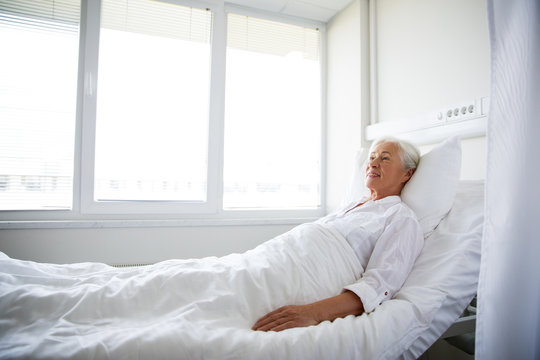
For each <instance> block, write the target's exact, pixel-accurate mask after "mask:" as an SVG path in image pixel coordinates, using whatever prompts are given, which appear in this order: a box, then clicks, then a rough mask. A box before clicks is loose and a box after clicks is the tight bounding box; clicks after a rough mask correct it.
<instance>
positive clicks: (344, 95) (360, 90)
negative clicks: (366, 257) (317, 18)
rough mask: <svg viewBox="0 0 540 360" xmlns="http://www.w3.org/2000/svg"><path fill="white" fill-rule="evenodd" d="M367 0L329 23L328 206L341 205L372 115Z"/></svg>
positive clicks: (331, 208)
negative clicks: (370, 112) (363, 135)
mask: <svg viewBox="0 0 540 360" xmlns="http://www.w3.org/2000/svg"><path fill="white" fill-rule="evenodd" d="M367 20H368V8H367V0H356V1H354V2H352V3H351V4H350V5H349V6H348V7H347V8H346V9H344V10H343V11H342V12H340V13H339V14H338V15H336V16H335V17H334V18H333V19H332V20H331V21H330V22H329V24H328V26H327V36H328V54H327V68H328V71H327V77H328V80H327V84H328V87H327V151H326V154H327V174H326V180H327V198H326V200H327V208H328V210H329V211H332V210H334V209H336V208H337V207H339V206H340V204H341V201H342V198H343V195H344V193H345V189H346V187H347V186H348V182H349V179H350V176H351V174H352V166H353V163H354V155H355V153H356V151H357V150H359V149H360V146H361V138H362V123H361V119H363V118H364V119H365V120H366V121H367V116H368V115H369V109H368V104H369V97H368V93H369V88H368V85H369V84H368V83H367V82H366V81H365V80H366V77H369V68H368V66H369V64H368V62H367V60H368V59H369V56H368V55H369V54H368V53H367V51H366V50H367V48H366V49H363V48H362V44H361V39H362V37H364V38H365V39H366V38H367V37H368V33H367V30H368V26H367V25H368V24H367ZM366 45H367V44H366Z"/></svg>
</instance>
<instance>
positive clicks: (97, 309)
mask: <svg viewBox="0 0 540 360" xmlns="http://www.w3.org/2000/svg"><path fill="white" fill-rule="evenodd" d="M458 213H462V212H461V211H459V212H455V214H458ZM466 214H467V215H468V218H469V219H471V214H470V213H466ZM475 219H476V220H474V219H471V220H470V222H466V223H465V224H462V225H461V229H459V231H469V230H471V227H474V240H471V241H474V242H475V243H476V242H477V241H478V244H479V237H478V232H479V230H478V228H479V226H478V217H476V218H475ZM450 220H451V219H450ZM458 225H459V224H458ZM441 229H442V230H440V231H445V233H444V234H443V235H445V234H446V235H445V236H447V237H451V234H453V233H455V230H451V231H446V230H444V229H445V227H441ZM436 232H437V231H436ZM471 234H472V233H471ZM435 235H436V234H434V235H432V236H431V237H430V238H428V239H427V240H426V244H427V245H426V247H425V248H426V249H427V250H429V249H430V245H429V241H430V240H431V241H435V240H432V239H431V238H433V236H435ZM468 239H473V236H472V235H470V234H469V235H468ZM476 239H478V240H476ZM448 241H450V240H449V238H448V239H447V240H446V244H447V245H448V244H449V243H448ZM455 241H459V238H456V240H455ZM465 243H467V241H465V242H460V244H462V245H463V244H465ZM433 249H436V247H433ZM434 251H436V252H437V253H438V254H437V257H436V258H435V259H436V261H435V263H433V262H434V261H433V260H425V259H433V256H431V255H430V254H425V252H423V253H422V254H421V255H420V257H419V260H418V261H419V263H420V265H421V266H420V267H419V269H421V270H422V268H423V267H425V265H422V264H428V263H430V262H431V263H433V264H432V266H435V268H437V267H438V266H439V265H438V263H439V262H440V263H441V264H445V271H444V273H441V274H439V275H435V276H431V278H430V277H429V276H430V274H432V273H434V269H433V268H432V267H430V268H425V270H424V271H421V272H419V271H418V270H417V271H416V273H415V270H414V269H413V272H412V273H411V275H413V276H414V278H412V279H411V278H409V281H408V283H409V284H410V285H409V286H407V283H406V286H404V288H403V289H402V290H401V291H400V292H399V293H398V294H397V295H396V298H395V299H392V300H389V301H386V302H384V303H383V304H381V305H380V306H379V307H378V308H376V310H375V311H373V312H372V313H370V314H363V315H361V316H358V317H354V316H348V317H346V318H344V319H337V320H335V321H334V322H332V323H331V322H328V321H325V322H323V323H321V324H319V325H317V326H311V327H307V328H296V329H290V330H286V331H282V332H256V331H252V330H251V326H252V325H253V324H254V322H255V321H256V320H257V319H258V318H259V317H261V316H263V315H264V314H266V313H267V312H269V311H271V310H274V309H276V308H277V307H279V306H282V305H288V304H302V303H308V302H313V301H315V300H319V299H322V298H326V297H329V296H333V295H337V294H339V293H340V292H341V291H342V288H343V286H344V285H347V284H350V283H352V282H354V281H355V280H356V279H357V278H358V277H359V276H360V274H361V272H362V268H361V265H360V263H359V262H358V260H357V258H356V257H355V255H354V252H353V251H352V249H351V248H350V246H349V244H348V243H347V242H346V240H345V239H344V238H342V237H341V236H340V235H339V233H337V232H336V231H333V230H330V229H327V228H325V227H322V226H321V225H317V224H304V225H301V226H299V227H297V228H295V229H293V230H291V231H290V232H288V233H286V234H283V235H281V236H278V237H277V238H275V239H273V240H270V241H268V242H266V243H264V244H262V245H260V246H259V247H257V248H255V249H253V250H250V251H248V252H246V253H244V254H233V255H229V256H225V257H222V258H214V257H212V258H204V259H198V260H170V261H165V262H161V263H158V264H155V265H150V266H146V267H137V268H127V269H117V268H113V267H110V266H107V265H104V264H96V263H83V264H73V265H52V264H42V263H34V262H28V261H21V260H15V259H11V258H9V257H7V256H5V255H3V254H1V253H0V254H1V256H0V358H2V359H5V358H32V359H41V358H48V359H61V358H83V359H92V358H94V359H107V358H110V359H395V358H397V357H399V356H402V355H403V352H404V351H405V350H406V349H409V348H411V346H413V345H414V346H413V347H412V348H411V350H412V349H413V348H415V349H416V350H414V351H412V352H413V353H418V352H419V353H421V352H422V351H423V350H422V347H423V346H424V345H423V344H422V343H423V342H425V339H426V332H427V331H429V330H430V329H429V326H430V323H431V320H432V318H433V317H434V314H435V313H436V312H437V311H440V309H441V306H442V304H443V303H444V302H447V301H448V300H449V294H448V293H447V292H446V291H445V289H444V286H447V287H448V286H450V285H451V286H454V288H456V289H458V288H459V286H458V285H456V284H454V283H453V282H452V283H448V281H445V280H444V278H443V277H442V276H448V273H447V272H450V273H453V274H454V275H456V276H459V274H460V273H462V272H463V274H464V275H467V279H466V280H468V283H467V285H466V288H464V287H463V286H461V288H463V289H461V290H460V293H459V296H460V299H459V301H460V304H459V305H458V308H457V311H456V309H455V305H454V310H453V313H445V314H444V317H445V318H447V320H446V322H445V324H442V325H440V324H439V325H438V327H437V328H436V331H437V332H441V331H444V329H445V328H446V327H448V326H449V325H450V324H451V323H452V322H453V321H454V320H455V318H456V317H457V316H458V315H459V311H460V309H459V307H461V310H462V309H463V307H464V306H465V305H466V302H467V301H468V300H467V299H466V298H467V297H469V300H470V297H472V296H473V295H474V291H475V287H476V283H475V281H476V280H475V279H476V278H475V276H476V275H477V268H478V264H476V263H475V261H476V259H475V261H473V262H469V263H470V265H467V264H468V263H465V262H463V261H462V260H460V261H459V262H455V265H456V266H455V267H454V266H452V264H453V259H455V258H456V251H457V250H456V249H452V248H448V249H444V248H443V249H440V250H434ZM459 251H461V250H459ZM476 251H477V249H476V248H474V249H473V253H474V252H476ZM459 258H460V259H465V258H464V257H463V256H459ZM423 259H424V260H423ZM426 261H427V263H426ZM415 274H417V275H415ZM415 279H416V280H415ZM419 280H422V281H423V282H424V283H426V282H427V284H428V286H424V287H422V286H419V284H418V281H419ZM439 284H440V286H439ZM456 286H457V287H456ZM437 287H442V288H437ZM453 291H454V290H453ZM454 303H455V301H454ZM439 317H440V316H439ZM438 335H440V334H438ZM438 335H435V337H434V338H433V339H431V340H430V341H431V342H432V341H434V340H435V339H436V337H437V336H438ZM430 336H431V337H433V334H432V335H429V336H427V338H429V337H430ZM422 339H424V340H422ZM418 340H419V341H418ZM415 341H416V343H415ZM419 342H420V345H419ZM415 344H416V345H415ZM415 346H416V347H415ZM427 346H429V343H428V344H425V346H424V347H423V349H424V350H425V348H427ZM417 355H419V354H416V356H417Z"/></svg>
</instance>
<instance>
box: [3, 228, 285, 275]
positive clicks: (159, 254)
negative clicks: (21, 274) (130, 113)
mask: <svg viewBox="0 0 540 360" xmlns="http://www.w3.org/2000/svg"><path fill="white" fill-rule="evenodd" d="M292 226H293V225H257V226H187V227H150V228H145V227H131V228H100V229H82V228H78V229H77V228H75V229H17V230H0V251H2V252H5V253H6V254H8V255H9V256H11V257H14V258H19V259H25V260H34V261H41V262H52V263H71V262H84V261H98V262H104V263H108V264H112V265H116V264H134V263H144V264H148V263H154V262H157V261H161V260H166V259H172V258H179V259H180V258H194V257H204V256H220V255H226V254H229V253H233V252H244V251H246V250H248V249H251V248H253V247H255V246H256V245H258V244H260V243H261V242H263V241H265V240H268V239H270V238H272V237H274V236H276V235H278V234H281V233H284V232H285V231H287V230H289V229H290V228H291V227H292Z"/></svg>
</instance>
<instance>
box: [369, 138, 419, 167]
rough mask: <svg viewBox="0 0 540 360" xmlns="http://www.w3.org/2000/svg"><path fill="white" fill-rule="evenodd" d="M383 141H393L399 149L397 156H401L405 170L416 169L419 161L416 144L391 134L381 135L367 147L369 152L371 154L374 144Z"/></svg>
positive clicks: (382, 142)
mask: <svg viewBox="0 0 540 360" xmlns="http://www.w3.org/2000/svg"><path fill="white" fill-rule="evenodd" d="M384 143H393V144H396V145H397V147H398V148H399V150H400V152H399V156H400V157H401V163H402V164H403V168H404V169H405V170H409V169H416V167H417V166H418V163H419V162H420V150H418V148H417V147H416V145H414V144H412V143H410V142H408V141H406V140H402V139H398V138H395V137H393V136H383V137H380V138H378V139H376V140H375V141H373V143H372V144H371V147H370V148H369V153H370V154H371V152H372V150H373V148H374V147H375V146H377V145H379V144H384Z"/></svg>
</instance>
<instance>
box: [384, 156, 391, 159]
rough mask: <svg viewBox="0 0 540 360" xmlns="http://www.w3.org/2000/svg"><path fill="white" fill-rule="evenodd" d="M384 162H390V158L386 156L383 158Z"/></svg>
mask: <svg viewBox="0 0 540 360" xmlns="http://www.w3.org/2000/svg"><path fill="white" fill-rule="evenodd" d="M382 159H383V160H390V158H389V157H388V156H385V157H383V158H382Z"/></svg>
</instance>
